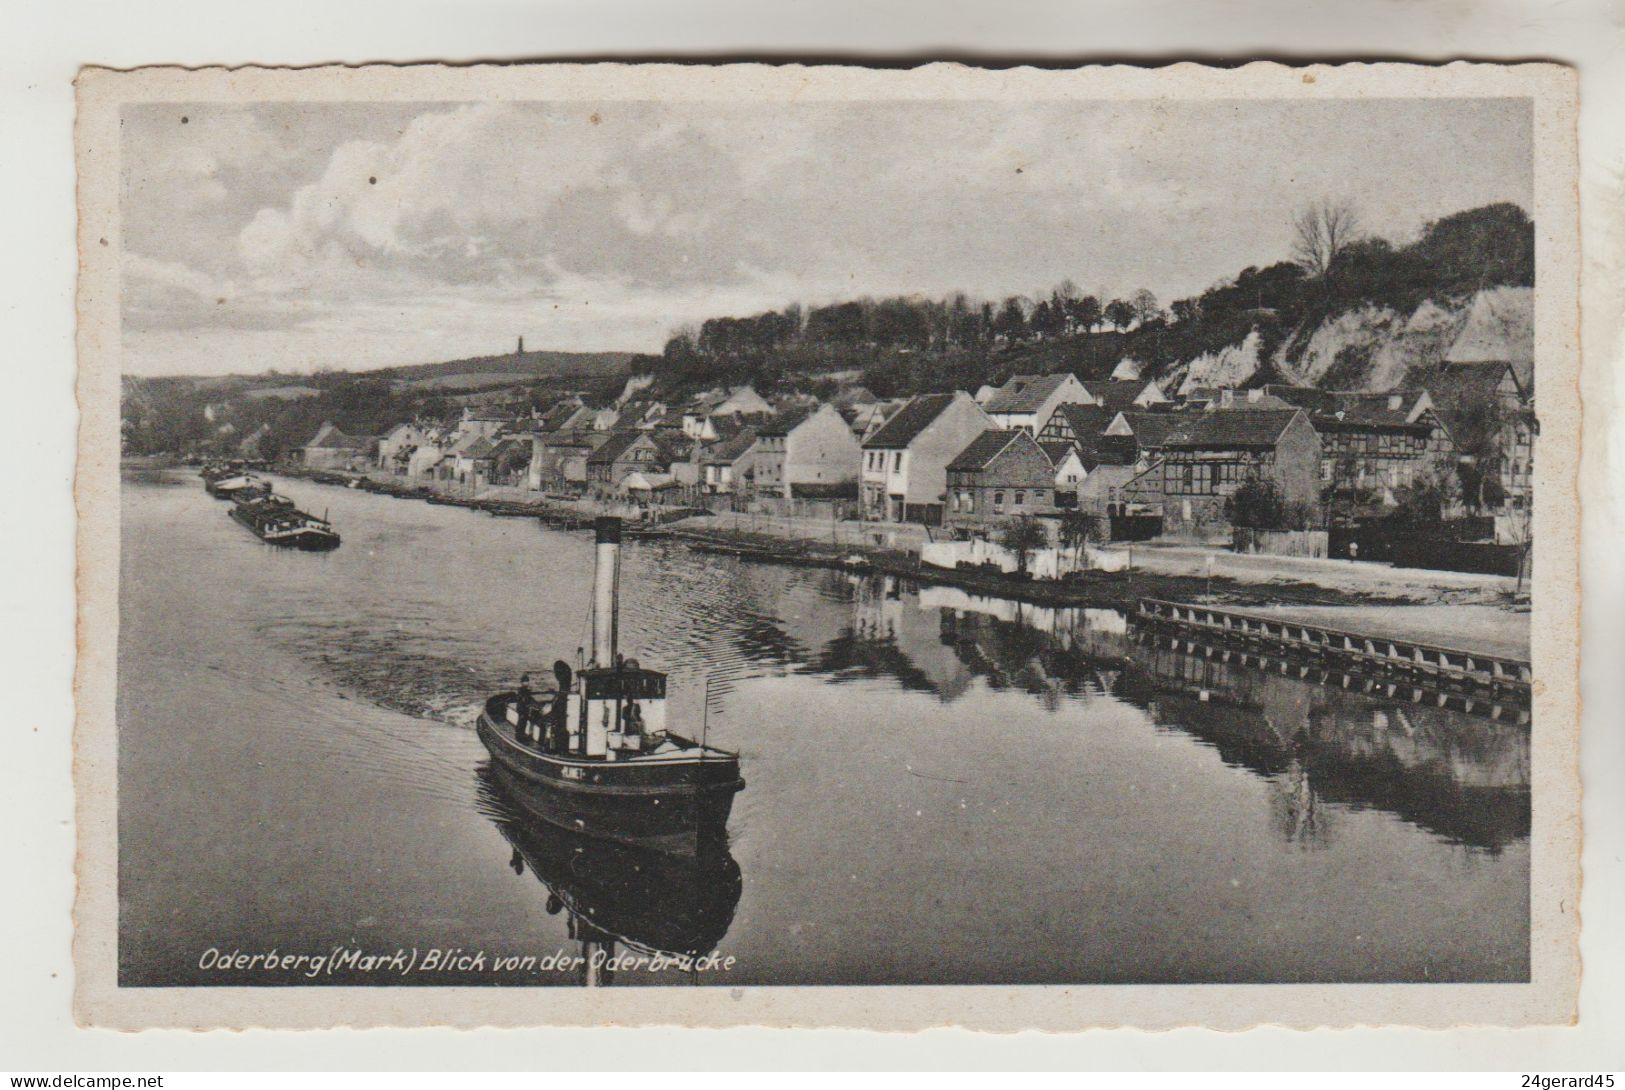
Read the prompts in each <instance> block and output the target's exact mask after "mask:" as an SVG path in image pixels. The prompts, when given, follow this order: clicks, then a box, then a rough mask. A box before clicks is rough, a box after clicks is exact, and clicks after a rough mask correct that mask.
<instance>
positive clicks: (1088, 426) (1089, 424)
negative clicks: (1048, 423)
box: [1055, 404, 1117, 443]
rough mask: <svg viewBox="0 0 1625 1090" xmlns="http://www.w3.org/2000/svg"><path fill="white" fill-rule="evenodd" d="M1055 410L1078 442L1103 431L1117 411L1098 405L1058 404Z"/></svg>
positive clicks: (1085, 440) (1082, 441) (1083, 441)
mask: <svg viewBox="0 0 1625 1090" xmlns="http://www.w3.org/2000/svg"><path fill="white" fill-rule="evenodd" d="M1055 412H1056V415H1057V416H1059V417H1060V418H1061V419H1063V420H1065V421H1066V424H1067V427H1069V428H1071V429H1072V434H1073V436H1075V437H1076V438H1077V440H1078V442H1080V443H1085V442H1087V441H1088V440H1090V439H1092V438H1094V437H1095V436H1097V435H1101V434H1102V433H1104V432H1105V430H1106V429H1107V428H1109V427H1110V426H1111V423H1112V420H1113V419H1114V418H1115V417H1116V416H1117V413H1115V412H1113V411H1112V410H1110V409H1106V408H1103V407H1102V406H1100V405H1082V404H1071V405H1059V406H1057V407H1056V409H1055Z"/></svg>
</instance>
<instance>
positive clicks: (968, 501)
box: [965, 492, 976, 515]
mask: <svg viewBox="0 0 1625 1090" xmlns="http://www.w3.org/2000/svg"><path fill="white" fill-rule="evenodd" d="M975 510H976V493H974V492H967V493H965V513H966V514H967V515H968V514H971V513H973V512H975Z"/></svg>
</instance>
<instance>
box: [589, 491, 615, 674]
mask: <svg viewBox="0 0 1625 1090" xmlns="http://www.w3.org/2000/svg"><path fill="white" fill-rule="evenodd" d="M593 536H594V539H595V541H596V542H597V564H596V566H595V568H594V571H593V586H592V661H593V664H594V665H596V666H598V667H601V668H606V667H611V666H614V665H615V645H616V641H617V639H618V637H619V631H618V627H619V626H618V621H619V618H618V617H617V616H616V610H617V598H618V595H619V590H620V581H621V520H620V519H618V518H616V517H614V516H613V515H605V516H602V517H600V518H599V519H598V520H597V521H596V522H595V523H593Z"/></svg>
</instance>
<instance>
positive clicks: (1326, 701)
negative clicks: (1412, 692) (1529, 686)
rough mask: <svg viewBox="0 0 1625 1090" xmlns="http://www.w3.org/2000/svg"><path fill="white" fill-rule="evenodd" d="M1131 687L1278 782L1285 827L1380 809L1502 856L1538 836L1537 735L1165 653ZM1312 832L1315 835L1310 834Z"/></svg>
mask: <svg viewBox="0 0 1625 1090" xmlns="http://www.w3.org/2000/svg"><path fill="white" fill-rule="evenodd" d="M1133 673H1134V676H1133V677H1131V678H1128V679H1125V680H1126V682H1127V683H1128V687H1129V688H1131V689H1133V690H1135V691H1136V692H1137V695H1138V696H1139V699H1138V700H1137V701H1136V702H1137V703H1143V704H1144V705H1145V706H1146V707H1148V708H1149V709H1150V711H1151V713H1152V716H1153V718H1154V719H1155V720H1156V721H1157V722H1158V723H1159V724H1163V725H1165V726H1169V727H1173V728H1175V729H1178V730H1180V731H1183V732H1186V733H1189V734H1191V735H1194V736H1195V737H1197V738H1200V739H1202V740H1203V741H1205V742H1207V743H1208V744H1210V745H1212V746H1213V747H1214V748H1216V749H1217V750H1218V751H1219V753H1220V755H1221V756H1222V757H1223V758H1224V760H1225V761H1226V762H1227V763H1229V764H1232V765H1237V766H1240V767H1245V768H1248V769H1250V770H1252V771H1254V772H1256V773H1259V774H1260V775H1264V776H1268V777H1270V778H1271V780H1272V784H1273V786H1274V788H1275V790H1276V791H1277V792H1278V797H1277V798H1276V799H1275V800H1274V803H1273V805H1274V806H1275V808H1276V822H1277V827H1278V828H1280V829H1282V830H1283V831H1286V830H1287V829H1288V828H1290V829H1293V830H1297V832H1296V833H1295V834H1294V835H1293V836H1292V838H1293V839H1294V840H1298V841H1299V842H1304V843H1313V842H1314V840H1315V838H1316V837H1318V838H1320V839H1323V838H1324V836H1325V835H1326V833H1325V828H1324V823H1323V821H1324V815H1323V814H1321V813H1319V808H1320V804H1321V803H1323V802H1335V803H1343V804H1347V805H1351V806H1356V807H1358V806H1371V807H1375V808H1378V809H1381V810H1386V811H1388V812H1390V813H1393V814H1396V815H1398V816H1399V817H1401V818H1404V819H1405V820H1407V821H1410V822H1412V823H1413V824H1416V825H1419V826H1421V827H1423V828H1425V829H1428V830H1430V831H1432V832H1434V833H1437V834H1439V835H1441V836H1444V837H1447V838H1449V839H1452V840H1456V841H1459V842H1460V843H1463V844H1467V845H1470V846H1473V847H1479V848H1486V849H1490V850H1497V849H1499V848H1500V847H1502V846H1503V845H1505V844H1507V843H1508V842H1510V841H1512V840H1516V839H1521V838H1523V837H1526V836H1528V834H1529V735H1528V732H1527V731H1525V730H1523V729H1521V728H1519V727H1515V726H1511V725H1506V724H1499V723H1494V722H1490V721H1488V720H1485V719H1480V718H1475V717H1473V716H1469V715H1466V714H1463V713H1462V712H1460V711H1455V710H1452V709H1449V708H1441V707H1438V706H1436V705H1428V704H1412V703H1406V702H1401V701H1385V700H1382V699H1379V698H1374V697H1371V696H1367V695H1362V694H1359V693H1351V692H1347V691H1345V690H1343V689H1340V688H1336V687H1332V686H1325V685H1320V684H1316V683H1313V682H1308V681H1300V680H1297V679H1294V678H1286V677H1281V676H1278V675H1275V674H1269V673H1264V672H1262V671H1257V670H1251V669H1248V668H1245V667H1241V666H1237V665H1233V664H1227V663H1223V662H1220V661H1217V660H1213V659H1205V658H1197V657H1194V656H1190V655H1186V654H1181V653H1179V652H1176V651H1172V650H1166V649H1163V648H1159V647H1157V646H1156V645H1155V642H1154V641H1153V642H1151V643H1150V644H1147V645H1144V646H1142V647H1141V649H1140V650H1139V651H1138V652H1137V653H1136V656H1135V670H1134V672H1133ZM1306 831H1307V832H1310V833H1313V834H1314V836H1313V837H1307V838H1306V837H1304V836H1303V835H1301V834H1302V833H1303V832H1306Z"/></svg>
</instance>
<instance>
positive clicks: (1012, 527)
mask: <svg viewBox="0 0 1625 1090" xmlns="http://www.w3.org/2000/svg"><path fill="white" fill-rule="evenodd" d="M999 544H1000V545H1003V546H1004V547H1005V548H1006V549H1009V550H1010V551H1011V552H1013V553H1015V554H1016V570H1017V571H1020V572H1022V573H1023V574H1025V573H1026V571H1027V564H1028V562H1029V561H1031V560H1032V556H1033V554H1034V553H1036V552H1037V551H1038V550H1039V549H1042V548H1044V546H1046V545H1048V544H1049V534H1048V533H1047V532H1046V531H1045V530H1044V527H1043V526H1041V525H1039V522H1038V520H1037V519H1035V518H1033V517H1032V516H1031V515H1022V516H1021V517H1020V518H1016V519H1012V520H1011V521H1010V522H1008V523H1007V524H1006V525H1005V527H1004V529H1002V530H1000V531H999Z"/></svg>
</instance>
